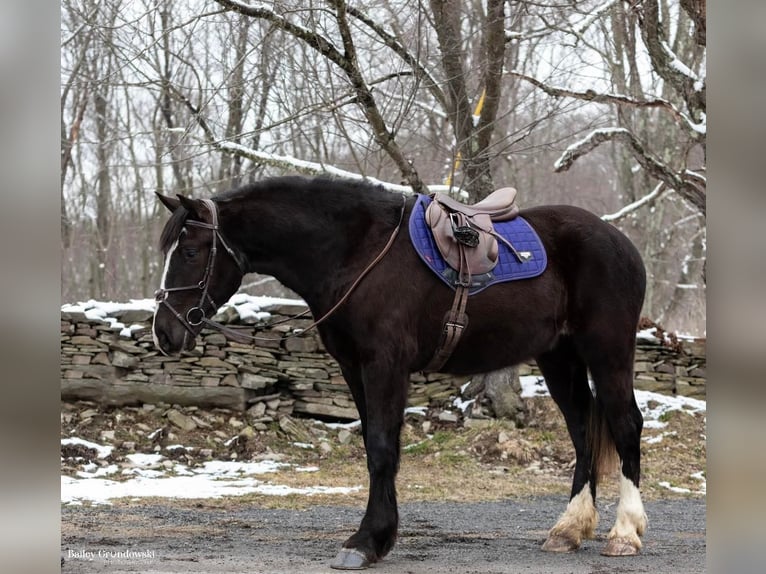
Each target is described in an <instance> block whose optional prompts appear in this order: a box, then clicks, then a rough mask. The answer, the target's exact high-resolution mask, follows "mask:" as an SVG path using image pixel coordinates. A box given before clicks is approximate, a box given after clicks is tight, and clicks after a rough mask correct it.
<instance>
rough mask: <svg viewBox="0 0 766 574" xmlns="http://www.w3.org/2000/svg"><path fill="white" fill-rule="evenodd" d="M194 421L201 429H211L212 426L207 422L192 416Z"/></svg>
mask: <svg viewBox="0 0 766 574" xmlns="http://www.w3.org/2000/svg"><path fill="white" fill-rule="evenodd" d="M192 420H193V421H194V422H195V423H197V426H198V427H199V428H203V429H209V428H210V425H209V424H208V423H207V422H205V421H204V420H202V419H201V418H200V417H195V416H194V415H192Z"/></svg>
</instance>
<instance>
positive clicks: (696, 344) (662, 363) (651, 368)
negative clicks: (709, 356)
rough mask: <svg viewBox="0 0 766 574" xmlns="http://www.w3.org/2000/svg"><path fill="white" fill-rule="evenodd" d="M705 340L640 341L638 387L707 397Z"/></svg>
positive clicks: (637, 370)
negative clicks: (670, 342) (673, 342)
mask: <svg viewBox="0 0 766 574" xmlns="http://www.w3.org/2000/svg"><path fill="white" fill-rule="evenodd" d="M705 343H706V341H705V339H692V340H689V339H683V340H680V341H678V343H677V344H676V345H669V344H667V343H662V342H660V341H659V340H651V339H639V340H638V344H637V346H636V360H635V386H636V388H638V389H643V390H647V391H655V392H659V393H664V394H670V395H682V396H685V397H694V398H699V399H704V398H705V394H706V393H705V382H706V379H707V377H706V366H707V360H706V354H705V351H706V349H705Z"/></svg>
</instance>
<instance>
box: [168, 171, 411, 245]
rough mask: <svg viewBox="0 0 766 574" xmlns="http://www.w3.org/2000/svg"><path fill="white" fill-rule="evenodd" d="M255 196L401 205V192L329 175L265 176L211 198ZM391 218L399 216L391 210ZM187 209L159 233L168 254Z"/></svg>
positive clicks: (367, 205) (307, 202)
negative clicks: (393, 191)
mask: <svg viewBox="0 0 766 574" xmlns="http://www.w3.org/2000/svg"><path fill="white" fill-rule="evenodd" d="M256 196H262V197H271V198H277V197H278V198H280V201H284V202H287V203H291V204H293V205H296V206H298V205H301V206H310V205H311V204H313V203H321V204H324V205H328V204H329V203H332V204H334V205H335V206H337V207H339V208H345V209H353V210H357V209H363V208H366V209H370V210H375V209H380V208H384V207H389V206H391V205H396V206H399V205H401V195H400V194H398V193H392V192H389V191H387V190H386V189H385V188H383V186H381V185H378V184H374V183H370V182H368V181H364V180H352V179H343V178H334V177H329V176H317V177H304V176H299V175H287V176H278V177H270V178H266V179H262V180H260V181H257V182H254V183H249V184H246V185H243V186H240V187H237V188H234V189H230V190H227V191H222V192H219V193H216V194H215V195H213V196H212V197H211V199H212V200H213V201H215V202H217V203H219V202H236V201H247V200H248V199H254V198H255V197H256ZM382 211H384V212H387V214H388V213H390V215H389V217H390V218H391V219H392V221H394V222H395V221H396V218H398V210H397V211H396V212H393V211H391V210H390V209H383V210H382ZM187 215H188V211H187V210H186V209H185V208H184V207H179V208H178V209H176V210H175V211H174V212H173V213H172V215H171V216H170V219H168V221H167V223H166V224H165V227H164V228H163V230H162V234H161V236H160V249H161V250H162V252H163V253H167V252H168V250H169V249H170V247H171V246H172V245H173V243H174V242H175V241H176V239H178V237H179V236H180V234H181V230H182V229H183V226H184V223H185V222H186V217H187Z"/></svg>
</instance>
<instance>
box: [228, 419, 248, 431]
mask: <svg viewBox="0 0 766 574" xmlns="http://www.w3.org/2000/svg"><path fill="white" fill-rule="evenodd" d="M229 426H230V427H231V428H234V429H239V428H242V427H243V426H245V423H243V422H242V421H241V420H239V419H236V418H234V417H231V418H230V419H229Z"/></svg>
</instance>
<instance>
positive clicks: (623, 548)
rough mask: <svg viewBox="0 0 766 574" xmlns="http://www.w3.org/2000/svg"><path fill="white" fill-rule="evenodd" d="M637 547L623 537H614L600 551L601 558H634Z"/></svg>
mask: <svg viewBox="0 0 766 574" xmlns="http://www.w3.org/2000/svg"><path fill="white" fill-rule="evenodd" d="M638 550H639V549H638V547H636V545H635V544H634V543H633V542H632V541H631V540H630V538H625V537H624V536H616V537H615V538H610V539H609V540H608V541H607V543H606V546H604V549H603V550H602V551H601V555H602V556H635V555H636V554H638Z"/></svg>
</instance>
